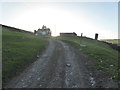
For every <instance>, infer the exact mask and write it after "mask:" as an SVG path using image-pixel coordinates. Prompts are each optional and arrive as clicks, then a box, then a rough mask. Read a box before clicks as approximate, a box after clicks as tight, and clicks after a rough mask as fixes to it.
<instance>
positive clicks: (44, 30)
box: [34, 25, 51, 36]
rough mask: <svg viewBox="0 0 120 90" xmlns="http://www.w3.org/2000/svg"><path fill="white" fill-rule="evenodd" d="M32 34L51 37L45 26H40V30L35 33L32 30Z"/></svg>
mask: <svg viewBox="0 0 120 90" xmlns="http://www.w3.org/2000/svg"><path fill="white" fill-rule="evenodd" d="M34 34H35V35H42V36H51V31H50V29H49V28H47V27H46V26H44V25H43V26H42V29H40V28H39V29H38V30H37V31H36V30H34Z"/></svg>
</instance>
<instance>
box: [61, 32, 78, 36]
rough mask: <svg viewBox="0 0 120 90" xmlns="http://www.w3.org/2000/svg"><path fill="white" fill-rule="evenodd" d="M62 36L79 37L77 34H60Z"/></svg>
mask: <svg viewBox="0 0 120 90" xmlns="http://www.w3.org/2000/svg"><path fill="white" fill-rule="evenodd" d="M60 36H77V34H76V33H75V32H73V33H60Z"/></svg>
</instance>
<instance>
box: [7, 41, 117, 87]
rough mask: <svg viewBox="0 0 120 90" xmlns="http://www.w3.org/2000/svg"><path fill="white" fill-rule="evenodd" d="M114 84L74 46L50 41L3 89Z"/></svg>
mask: <svg viewBox="0 0 120 90" xmlns="http://www.w3.org/2000/svg"><path fill="white" fill-rule="evenodd" d="M117 87H118V85H117V83H115V82H113V81H112V79H110V78H108V77H107V76H105V75H104V73H103V72H102V71H98V70H96V69H95V68H94V63H93V62H92V61H91V60H89V59H88V58H87V56H86V55H84V54H82V53H81V52H80V51H79V50H77V49H76V48H74V47H73V46H71V45H69V44H68V43H65V42H63V41H59V40H49V45H48V46H47V47H46V49H45V51H44V52H43V53H42V54H41V55H39V57H38V59H37V60H36V61H35V62H34V63H32V64H31V65H30V66H29V67H27V68H26V69H25V70H24V71H23V72H22V73H21V74H20V75H18V76H16V77H14V78H13V79H12V80H11V81H10V82H8V83H7V85H6V86H5V88H117Z"/></svg>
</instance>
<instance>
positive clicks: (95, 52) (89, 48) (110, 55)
mask: <svg viewBox="0 0 120 90" xmlns="http://www.w3.org/2000/svg"><path fill="white" fill-rule="evenodd" d="M57 39H59V40H63V41H66V42H68V43H70V44H71V45H73V46H75V47H76V48H78V49H79V50H80V49H81V50H80V51H81V52H83V53H84V54H86V55H87V56H88V57H89V58H90V59H91V60H93V61H94V63H95V67H96V68H97V69H98V70H102V71H104V72H105V73H106V74H107V75H108V76H109V77H112V78H114V79H118V78H119V79H120V76H118V73H119V75H120V72H118V56H119V57H120V53H119V52H118V51H116V50H113V49H112V48H110V47H109V46H108V45H107V44H105V43H102V42H100V41H97V40H93V39H88V38H80V37H57ZM80 44H84V45H86V47H80ZM118 54H119V55H118ZM111 65H113V66H111Z"/></svg>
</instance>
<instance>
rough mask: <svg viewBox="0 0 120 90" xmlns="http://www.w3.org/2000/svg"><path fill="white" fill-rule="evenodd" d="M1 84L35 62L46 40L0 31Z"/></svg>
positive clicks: (24, 34)
mask: <svg viewBox="0 0 120 90" xmlns="http://www.w3.org/2000/svg"><path fill="white" fill-rule="evenodd" d="M2 40H3V41H2V66H3V67H2V73H3V75H2V77H3V83H4V82H5V81H8V80H9V79H10V78H11V77H12V76H14V75H16V74H18V73H19V72H20V71H22V70H23V69H24V68H25V67H27V66H28V65H29V64H30V63H32V62H33V61H35V60H36V56H37V54H38V53H40V52H42V50H43V49H44V48H45V46H46V45H47V43H48V42H47V39H44V38H41V37H38V36H34V35H30V34H26V33H20V32H14V31H8V30H2Z"/></svg>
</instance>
